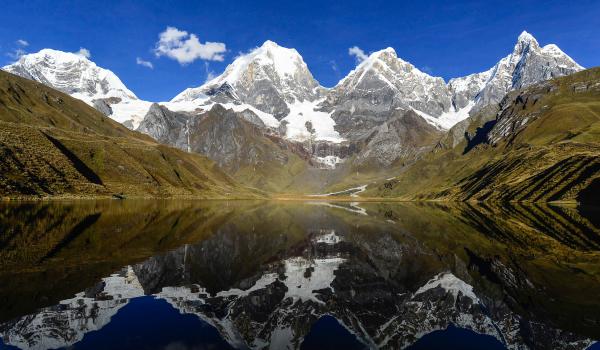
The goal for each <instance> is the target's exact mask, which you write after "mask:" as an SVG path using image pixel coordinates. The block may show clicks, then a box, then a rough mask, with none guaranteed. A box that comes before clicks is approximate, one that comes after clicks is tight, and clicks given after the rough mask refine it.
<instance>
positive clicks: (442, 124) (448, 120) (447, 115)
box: [412, 101, 475, 130]
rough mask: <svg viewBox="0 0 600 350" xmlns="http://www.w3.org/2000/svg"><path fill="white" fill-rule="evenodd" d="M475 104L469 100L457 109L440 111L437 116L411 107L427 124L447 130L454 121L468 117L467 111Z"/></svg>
mask: <svg viewBox="0 0 600 350" xmlns="http://www.w3.org/2000/svg"><path fill="white" fill-rule="evenodd" d="M473 106H475V101H469V103H468V104H467V105H466V106H465V107H464V108H461V109H459V110H450V111H448V112H444V113H442V114H441V115H440V116H439V117H434V116H431V115H429V114H427V113H425V112H421V111H419V110H417V109H414V108H412V110H413V111H414V112H415V113H417V114H418V115H420V116H421V117H423V118H424V119H425V120H426V121H427V122H428V123H429V124H431V125H433V126H435V127H437V128H439V129H441V130H448V129H450V128H451V127H453V126H454V125H456V123H458V122H461V121H463V120H465V119H467V118H468V117H469V112H470V111H471V109H472V108H473Z"/></svg>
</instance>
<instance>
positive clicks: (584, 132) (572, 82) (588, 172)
mask: <svg viewBox="0 0 600 350" xmlns="http://www.w3.org/2000/svg"><path fill="white" fill-rule="evenodd" d="M485 113H488V114H487V115H486V114H485ZM458 128H465V126H464V124H462V125H457V126H456V127H455V129H454V130H451V131H450V132H449V134H448V136H447V137H446V139H445V140H443V141H444V142H442V143H441V145H442V146H441V147H440V148H438V149H437V151H436V152H432V153H431V154H429V155H427V156H426V157H424V159H422V160H420V161H418V162H416V163H415V164H414V165H413V166H411V167H410V168H408V169H407V170H406V171H404V172H403V173H401V174H399V175H398V176H397V177H396V178H394V179H392V180H389V181H382V182H380V183H378V184H377V186H374V187H372V188H370V189H369V190H368V191H367V192H366V195H367V196H383V197H399V198H402V199H436V200H501V201H581V202H594V201H595V202H596V203H598V199H597V198H600V68H594V69H589V70H586V71H582V72H579V73H576V74H573V75H571V76H566V77H562V78H558V79H554V80H551V81H547V82H544V83H541V84H538V85H535V86H533V87H530V88H527V89H525V90H522V91H516V92H513V93H510V94H509V95H508V96H507V97H506V98H505V99H504V101H503V102H502V103H501V104H500V111H499V112H498V114H497V115H496V117H495V118H489V111H485V112H484V114H479V115H476V116H473V117H472V118H470V124H469V125H468V127H466V129H464V130H465V132H464V138H463V139H462V140H461V141H460V142H458V144H456V145H455V146H454V147H452V148H447V147H443V145H446V146H452V144H453V142H452V140H451V137H452V135H456V134H457V132H456V129H458Z"/></svg>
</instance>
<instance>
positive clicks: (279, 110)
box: [171, 40, 323, 120]
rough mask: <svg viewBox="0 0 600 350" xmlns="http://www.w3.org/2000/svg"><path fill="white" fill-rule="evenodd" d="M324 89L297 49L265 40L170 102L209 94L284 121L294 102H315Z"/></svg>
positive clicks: (222, 100)
mask: <svg viewBox="0 0 600 350" xmlns="http://www.w3.org/2000/svg"><path fill="white" fill-rule="evenodd" d="M322 90H323V88H322V87H321V86H320V85H319V83H318V82H317V81H316V80H315V79H314V78H313V76H312V74H311V73H310V71H309V70H308V67H307V65H306V63H304V60H303V59H302V56H300V54H298V52H297V51H296V50H295V49H288V48H284V47H281V46H279V45H277V44H276V43H274V42H273V41H270V40H268V41H266V42H265V43H264V44H263V45H262V46H261V47H259V48H257V49H254V50H252V51H251V52H250V53H248V54H246V55H243V56H240V57H238V58H237V59H236V60H235V61H234V62H233V63H232V64H230V65H229V66H227V68H226V69H225V72H224V73H223V74H221V75H220V76H218V77H216V78H214V79H213V80H211V81H209V82H207V83H205V84H204V85H202V86H200V87H198V88H190V89H186V90H184V91H183V92H182V93H180V94H179V95H177V96H175V98H173V100H172V101H171V102H184V101H193V100H197V99H206V98H207V97H209V98H210V99H211V100H213V101H215V102H232V101H237V102H242V103H247V104H250V105H252V106H254V107H255V108H257V109H259V110H261V111H263V112H265V113H269V114H271V115H273V116H274V117H275V118H276V119H277V120H281V119H282V118H284V117H285V116H287V115H288V113H289V112H290V108H289V105H290V104H293V103H294V102H295V101H299V102H304V101H314V100H316V99H318V98H319V96H320V93H321V91H322Z"/></svg>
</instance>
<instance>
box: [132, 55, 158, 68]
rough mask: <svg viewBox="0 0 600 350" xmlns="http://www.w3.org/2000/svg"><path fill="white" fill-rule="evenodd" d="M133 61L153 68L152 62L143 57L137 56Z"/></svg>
mask: <svg viewBox="0 0 600 350" xmlns="http://www.w3.org/2000/svg"><path fill="white" fill-rule="evenodd" d="M135 63H137V64H139V65H140V66H144V67H146V68H150V69H154V65H153V64H152V62H150V61H144V60H143V59H141V58H139V57H137V58H136V59H135Z"/></svg>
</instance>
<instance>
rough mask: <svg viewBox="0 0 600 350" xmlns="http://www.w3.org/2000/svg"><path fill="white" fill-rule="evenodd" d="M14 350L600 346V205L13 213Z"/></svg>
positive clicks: (7, 254) (2, 341) (7, 315)
mask: <svg viewBox="0 0 600 350" xmlns="http://www.w3.org/2000/svg"><path fill="white" fill-rule="evenodd" d="M0 263H1V265H0V348H2V349H4V348H7V349H14V348H21V349H49V348H52V349H54V348H70V349H71V348H72V349H170V350H179V349H238V348H239V349H246V348H253V349H254V348H257V349H262V348H271V349H286V348H289V349H378V348H383V349H401V348H408V349H507V348H510V349H599V348H600V345H599V344H598V343H595V341H596V340H598V339H600V209H598V208H593V207H584V208H577V207H574V206H572V207H570V206H549V205H544V206H536V205H530V206H526V205H510V206H509V205H502V206H501V205H498V206H494V205H489V204H487V205H481V206H479V205H472V204H455V205H447V204H423V203H421V204H418V203H412V204H411V203H395V204H394V203H343V202H340V203H333V202H318V201H317V202H277V201H273V202H258V201H257V202H254V201H229V202H220V201H204V202H198V201H196V202H194V201H134V200H125V201H118V200H114V201H81V202H43V203H2V204H0Z"/></svg>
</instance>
